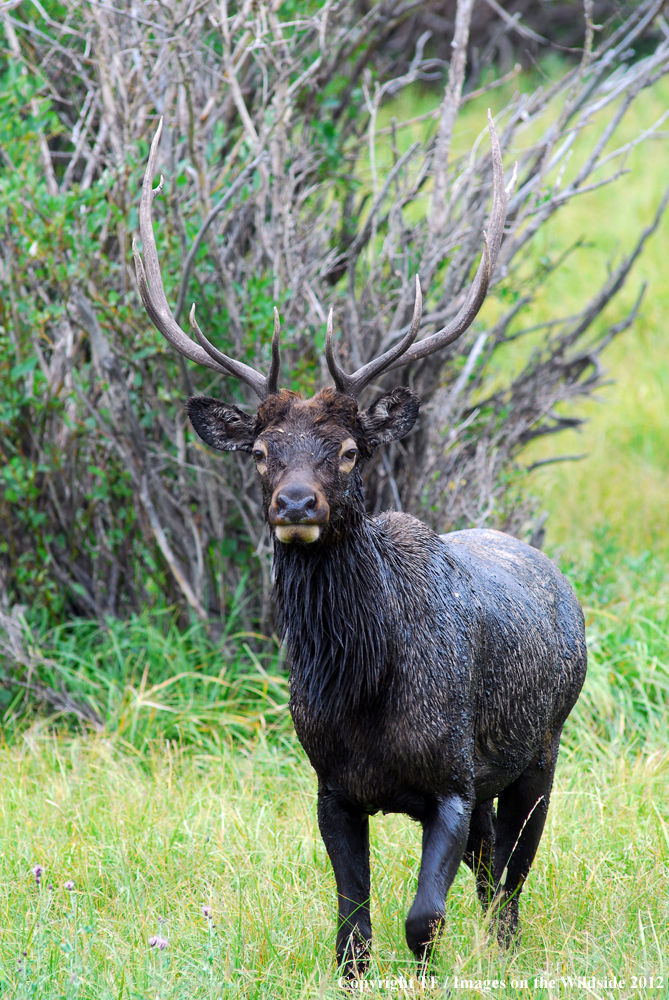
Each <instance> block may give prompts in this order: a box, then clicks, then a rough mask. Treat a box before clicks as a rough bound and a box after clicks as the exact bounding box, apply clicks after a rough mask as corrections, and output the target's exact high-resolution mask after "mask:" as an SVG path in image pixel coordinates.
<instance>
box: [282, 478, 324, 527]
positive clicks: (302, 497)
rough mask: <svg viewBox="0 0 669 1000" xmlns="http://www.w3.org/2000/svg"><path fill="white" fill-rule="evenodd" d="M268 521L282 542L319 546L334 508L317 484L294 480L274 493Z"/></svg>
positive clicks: (283, 484) (284, 484)
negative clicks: (324, 527) (319, 540)
mask: <svg viewBox="0 0 669 1000" xmlns="http://www.w3.org/2000/svg"><path fill="white" fill-rule="evenodd" d="M268 517H269V523H270V524H271V525H272V527H273V528H274V530H275V531H276V537H277V538H278V539H279V541H280V542H315V541H316V540H317V538H318V536H319V535H320V533H321V528H322V526H323V525H324V524H327V521H328V519H329V517H330V506H329V504H328V502H327V500H326V499H325V497H324V496H323V494H322V492H321V491H320V490H319V489H318V487H317V486H316V485H315V484H314V483H309V482H305V481H304V480H292V481H290V482H287V483H281V484H280V485H279V486H277V488H276V489H275V490H274V493H273V494H272V502H271V504H270V506H269V511H268Z"/></svg>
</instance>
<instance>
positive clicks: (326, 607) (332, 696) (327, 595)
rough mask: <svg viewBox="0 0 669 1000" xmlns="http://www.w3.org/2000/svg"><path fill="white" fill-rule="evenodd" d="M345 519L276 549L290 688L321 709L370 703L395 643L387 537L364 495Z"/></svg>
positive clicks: (280, 606) (339, 708)
mask: <svg viewBox="0 0 669 1000" xmlns="http://www.w3.org/2000/svg"><path fill="white" fill-rule="evenodd" d="M341 523H342V522H341V521H340V524H341ZM345 525H346V527H345V529H344V530H343V531H341V532H340V531H331V532H330V533H329V535H328V537H326V538H325V539H324V540H323V541H322V542H320V543H317V544H314V545H299V544H293V545H282V544H280V543H278V542H277V543H275V549H274V571H275V589H276V598H277V603H278V605H279V609H280V614H281V627H282V631H283V635H284V637H285V639H286V641H287V643H288V648H289V650H290V657H291V688H292V691H293V694H294V695H298V696H299V697H300V698H306V700H307V701H308V702H309V703H310V704H311V705H312V706H313V708H314V709H316V710H318V711H327V710H328V708H329V707H330V706H336V708H337V712H338V713H340V712H341V711H342V709H343V710H344V711H347V710H351V709H354V708H356V707H357V706H359V705H361V704H369V703H370V702H373V701H374V698H375V696H376V694H377V693H378V690H379V686H380V683H381V680H382V678H383V676H384V673H385V668H386V662H387V658H388V647H389V644H390V642H391V641H392V636H391V635H390V629H391V622H390V620H389V618H390V616H389V590H388V586H387V582H386V573H387V570H386V566H387V560H386V559H384V550H385V548H387V545H388V539H387V536H386V534H385V532H384V531H383V530H382V529H380V528H379V527H378V526H377V525H376V522H374V521H373V520H372V519H371V518H370V517H368V516H367V515H366V514H365V511H364V508H363V505H362V500H361V498H360V502H359V503H355V505H354V506H353V508H352V509H351V508H349V510H348V511H347V514H346V518H345Z"/></svg>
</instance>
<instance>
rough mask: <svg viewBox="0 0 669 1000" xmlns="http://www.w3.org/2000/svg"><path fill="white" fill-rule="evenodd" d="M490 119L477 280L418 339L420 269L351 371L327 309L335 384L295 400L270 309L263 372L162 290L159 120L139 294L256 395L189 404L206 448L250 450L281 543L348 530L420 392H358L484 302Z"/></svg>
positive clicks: (432, 344)
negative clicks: (361, 401) (248, 400)
mask: <svg viewBox="0 0 669 1000" xmlns="http://www.w3.org/2000/svg"><path fill="white" fill-rule="evenodd" d="M488 120H489V128H490V135H491V140H492V164H493V202H492V209H491V213H490V219H489V223H488V232H487V235H486V233H484V234H483V252H482V254H481V261H480V263H479V267H478V270H477V273H476V277H475V278H474V281H473V282H472V284H471V285H470V287H469V289H468V291H467V294H466V296H465V300H464V303H463V305H462V307H461V309H460V311H459V312H458V314H457V315H456V316H455V317H454V319H452V320H451V322H450V323H449V324H448V325H447V326H445V327H444V328H443V329H441V330H438V331H437V332H436V333H433V334H432V335H431V336H429V337H426V338H424V339H423V340H420V341H418V342H417V343H416V342H415V341H416V337H417V335H418V331H419V329H420V322H421V315H422V295H421V288H420V282H419V280H418V276H417V277H416V299H415V305H414V312H413V318H412V321H411V324H410V326H409V329H408V330H407V332H406V333H405V335H404V336H403V337H402V338H401V339H400V340H399V342H398V343H397V344H396V345H395V346H394V347H391V348H390V350H388V351H386V352H385V353H384V354H382V355H381V356H380V357H378V358H375V359H373V360H372V361H369V362H368V363H367V364H365V365H363V367H362V368H360V369H359V370H358V371H357V372H355V373H354V374H351V375H349V374H347V373H346V372H345V371H344V370H343V369H342V368H341V366H340V364H339V362H338V361H337V357H336V353H335V347H334V339H333V323H332V310H330V315H329V317H328V330H327V339H326V345H325V355H326V359H327V364H328V368H329V371H330V374H331V375H332V378H333V381H334V383H335V387H336V388H334V389H333V388H330V387H328V388H325V389H322V390H321V391H320V392H319V393H317V395H315V396H314V397H313V398H311V399H302V398H301V397H300V396H299V395H298V394H296V393H293V392H289V391H287V390H285V389H282V390H280V391H279V388H278V378H279V371H280V358H279V317H278V313H277V311H276V309H275V310H274V334H273V337H272V348H271V361H270V368H269V373H268V375H267V376H264V375H262V374H261V373H260V372H257V371H255V370H254V369H253V368H250V367H249V366H248V365H246V364H244V363H243V362H241V361H236V360H235V359H233V358H229V357H227V355H225V354H223V353H222V352H221V351H219V350H217V348H215V347H214V346H213V345H212V344H210V343H209V341H208V340H207V338H206V337H205V335H204V334H203V333H202V331H201V330H200V327H199V326H198V324H197V322H196V320H195V306H193V308H192V309H191V313H190V322H191V326H192V327H193V331H194V333H195V336H196V338H197V341H198V343H195V342H194V341H193V340H192V339H191V338H190V337H188V336H187V334H185V333H184V331H183V330H182V329H181V327H180V326H179V325H178V323H177V322H176V321H175V319H174V317H173V315H172V312H171V310H170V307H169V305H168V303H167V299H166V297H165V291H164V289H163V283H162V278H161V274H160V264H159V262H158V253H157V250H156V243H155V238H154V233H153V224H152V218H151V210H152V203H153V198H154V197H155V195H156V194H157V193H158V192H159V191H160V189H161V187H162V178H161V182H160V185H159V186H158V188H156V189H155V190H154V189H153V188H152V181H153V175H154V173H155V164H156V157H157V152H158V143H159V141H160V135H161V131H162V120H161V122H160V124H159V126H158V130H157V132H156V135H155V137H154V140H153V143H152V144H151V152H150V154H149V162H148V165H147V169H146V173H145V175H144V183H143V186H142V197H141V202H140V208H139V228H140V235H141V237H142V243H143V248H144V261H142V258H141V257H140V255H139V251H138V249H137V245H136V243H135V242H134V241H133V254H134V258H135V267H136V270H137V281H138V285H139V291H140V294H141V296H142V301H143V302H144V306H145V308H146V311H147V313H148V315H149V318H150V319H151V321H152V322H153V323H154V325H155V326H156V327H157V328H158V330H160V332H161V333H162V334H163V336H164V337H166V339H167V340H168V341H169V342H170V343H171V344H172V346H173V347H175V348H176V349H177V350H178V351H179V352H180V353H181V354H182V355H183V356H184V357H186V358H188V359H190V360H191V361H195V362H196V363H197V364H200V365H203V366H205V367H207V368H211V369H213V370H214V371H216V372H220V373H222V374H225V375H233V376H235V377H236V378H239V379H241V380H242V381H243V382H245V383H246V384H247V385H249V386H250V387H251V388H252V389H253V391H254V392H255V393H256V395H257V396H258V397H259V398H260V400H261V402H260V405H259V407H258V410H257V411H256V413H255V414H254V415H250V414H248V413H245V412H244V411H243V410H241V409H239V407H237V406H235V405H234V404H232V403H223V402H221V401H219V400H217V399H213V398H211V397H209V396H195V397H193V398H192V399H189V400H188V402H187V404H186V405H187V410H188V415H189V417H190V420H191V423H192V425H193V427H194V428H195V431H196V432H197V433H198V435H199V436H200V437H201V438H202V440H203V441H205V442H206V443H207V444H208V445H210V446H211V447H212V448H217V449H220V450H223V451H247V452H250V453H251V454H252V455H253V458H254V460H255V463H256V468H257V470H258V473H259V475H260V479H261V484H262V490H263V498H264V507H265V517H266V519H267V522H268V523H269V525H270V526H271V528H272V529H273V530H274V532H275V534H276V537H277V538H278V540H279V541H280V542H283V543H290V542H295V541H299V542H303V543H311V542H315V541H317V540H319V539H323V538H324V537H326V536H327V535H329V534H332V533H333V532H335V533H336V532H338V531H341V530H343V529H344V528H345V525H346V520H347V513H348V512H349V511H350V509H351V508H352V507H355V506H358V507H360V508H361V507H362V481H361V478H360V471H359V469H360V463H361V462H364V461H365V460H366V459H369V458H370V457H371V455H372V454H373V452H374V450H375V449H376V448H377V447H379V445H382V444H386V443H388V442H390V441H394V440H397V439H399V438H401V437H403V436H404V435H405V434H407V433H408V432H409V431H410V430H411V428H412V427H413V425H414V423H415V421H416V418H417V416H418V409H419V401H418V397H417V396H416V394H415V393H414V392H412V391H411V390H410V389H408V388H405V387H398V388H395V389H391V390H390V391H389V392H385V393H383V394H382V395H381V396H379V397H378V398H377V399H376V400H375V401H374V402H373V403H372V405H371V406H370V407H369V408H368V409H365V410H361V409H359V407H358V404H357V402H356V399H357V397H358V396H359V395H360V393H361V392H362V391H363V389H364V388H365V387H366V386H367V385H369V383H370V382H372V381H373V380H374V379H376V378H378V377H379V376H381V375H382V374H384V373H386V372H388V371H391V370H392V369H393V368H398V367H400V366H401V365H405V364H409V363H410V362H412V361H417V360H419V359H421V358H425V357H427V356H428V355H430V354H432V353H434V352H435V351H439V350H441V349H442V348H443V347H446V346H447V345H448V344H450V343H452V342H453V341H454V340H457V338H458V337H460V336H462V334H463V333H464V332H465V331H466V330H467V329H468V327H469V326H470V325H471V323H472V321H473V320H474V318H475V316H476V314H477V313H478V311H479V309H480V308H481V305H482V304H483V301H484V299H485V296H486V293H487V290H488V284H489V282H490V277H491V274H492V271H493V268H494V266H495V260H496V258H497V253H498V250H499V247H500V244H501V241H502V235H503V232H504V223H505V220H506V208H507V193H506V191H505V189H504V172H503V167H502V156H501V152H500V148H499V143H498V140H497V135H496V133H495V129H494V126H493V123H492V119H491V117H490V113H488Z"/></svg>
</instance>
